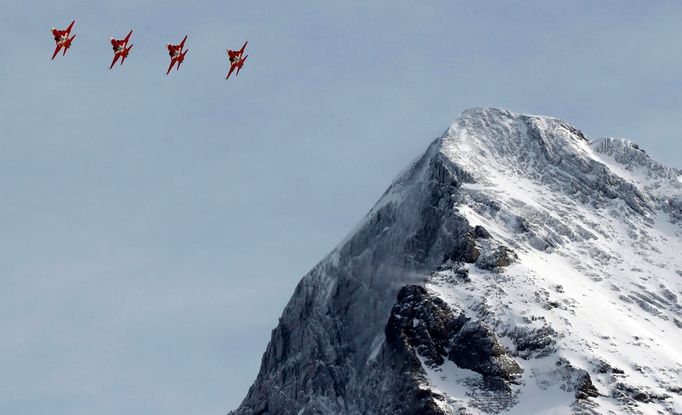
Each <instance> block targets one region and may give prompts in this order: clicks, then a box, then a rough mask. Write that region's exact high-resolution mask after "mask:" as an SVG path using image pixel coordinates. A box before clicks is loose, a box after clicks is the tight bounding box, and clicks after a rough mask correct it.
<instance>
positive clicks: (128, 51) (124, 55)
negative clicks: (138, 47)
mask: <svg viewBox="0 0 682 415" xmlns="http://www.w3.org/2000/svg"><path fill="white" fill-rule="evenodd" d="M131 33H132V31H131ZM132 48H133V45H130V46H128V47H127V48H126V50H125V53H124V54H123V59H121V66H123V62H125V61H126V58H127V57H128V53H130V49H132Z"/></svg>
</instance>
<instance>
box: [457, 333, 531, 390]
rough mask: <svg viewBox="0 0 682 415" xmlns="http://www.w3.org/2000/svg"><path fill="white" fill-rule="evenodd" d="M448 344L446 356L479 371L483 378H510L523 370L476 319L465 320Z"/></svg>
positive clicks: (458, 364)
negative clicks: (448, 349) (449, 344)
mask: <svg viewBox="0 0 682 415" xmlns="http://www.w3.org/2000/svg"><path fill="white" fill-rule="evenodd" d="M451 344H452V346H451V348H450V353H449V354H448V358H449V359H450V360H452V361H453V362H455V364H456V365H457V366H459V367H462V368H465V369H470V370H473V371H474V372H477V373H480V374H481V375H483V377H484V378H495V377H496V378H500V379H503V380H507V381H509V380H512V379H514V378H515V375H518V374H519V373H521V372H523V369H521V367H520V366H519V364H518V363H516V362H515V361H514V359H512V358H511V357H509V355H508V354H507V351H506V350H505V348H504V346H502V343H500V341H499V340H498V339H497V338H496V337H495V335H494V333H493V332H492V331H491V330H490V329H488V328H487V327H485V326H483V325H482V324H480V323H478V322H475V321H469V322H467V323H466V324H465V325H464V326H463V327H462V329H461V330H460V331H459V332H458V333H457V334H456V335H455V336H454V338H453V339H452V343H451Z"/></svg>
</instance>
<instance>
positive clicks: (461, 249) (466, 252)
mask: <svg viewBox="0 0 682 415" xmlns="http://www.w3.org/2000/svg"><path fill="white" fill-rule="evenodd" d="M480 256H481V251H480V250H479V249H478V248H477V247H476V238H475V237H474V233H473V232H467V233H465V234H464V235H462V236H461V237H460V239H459V240H458V241H457V243H456V244H455V248H454V249H453V251H452V252H451V253H450V254H449V256H448V258H446V259H450V260H453V261H462V262H467V263H470V264H473V263H474V262H476V260H477V259H478V258H479V257H480Z"/></svg>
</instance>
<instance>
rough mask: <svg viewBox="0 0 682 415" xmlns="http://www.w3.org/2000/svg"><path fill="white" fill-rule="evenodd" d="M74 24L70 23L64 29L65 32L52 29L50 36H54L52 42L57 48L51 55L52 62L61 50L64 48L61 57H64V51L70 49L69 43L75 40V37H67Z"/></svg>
mask: <svg viewBox="0 0 682 415" xmlns="http://www.w3.org/2000/svg"><path fill="white" fill-rule="evenodd" d="M74 23H76V21H75V20H74V21H73V22H71V24H70V25H69V27H67V28H66V30H57V29H55V28H54V27H53V28H52V35H54V41H55V43H57V47H56V48H55V50H54V53H53V54H52V60H54V58H55V56H57V54H58V53H59V51H60V50H62V48H64V53H63V54H62V56H64V55H66V51H67V50H69V48H70V47H71V42H73V40H74V39H75V38H76V35H73V36H72V37H69V35H70V34H71V29H73V24H74Z"/></svg>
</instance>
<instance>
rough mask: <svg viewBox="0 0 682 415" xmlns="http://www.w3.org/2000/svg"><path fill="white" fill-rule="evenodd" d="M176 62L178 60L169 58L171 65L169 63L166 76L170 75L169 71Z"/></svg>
mask: <svg viewBox="0 0 682 415" xmlns="http://www.w3.org/2000/svg"><path fill="white" fill-rule="evenodd" d="M177 61H178V60H177V59H176V58H171V63H170V66H169V67H168V70H167V71H166V75H168V74H169V73H170V71H171V69H173V65H175V62H177ZM178 66H180V65H178Z"/></svg>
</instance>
